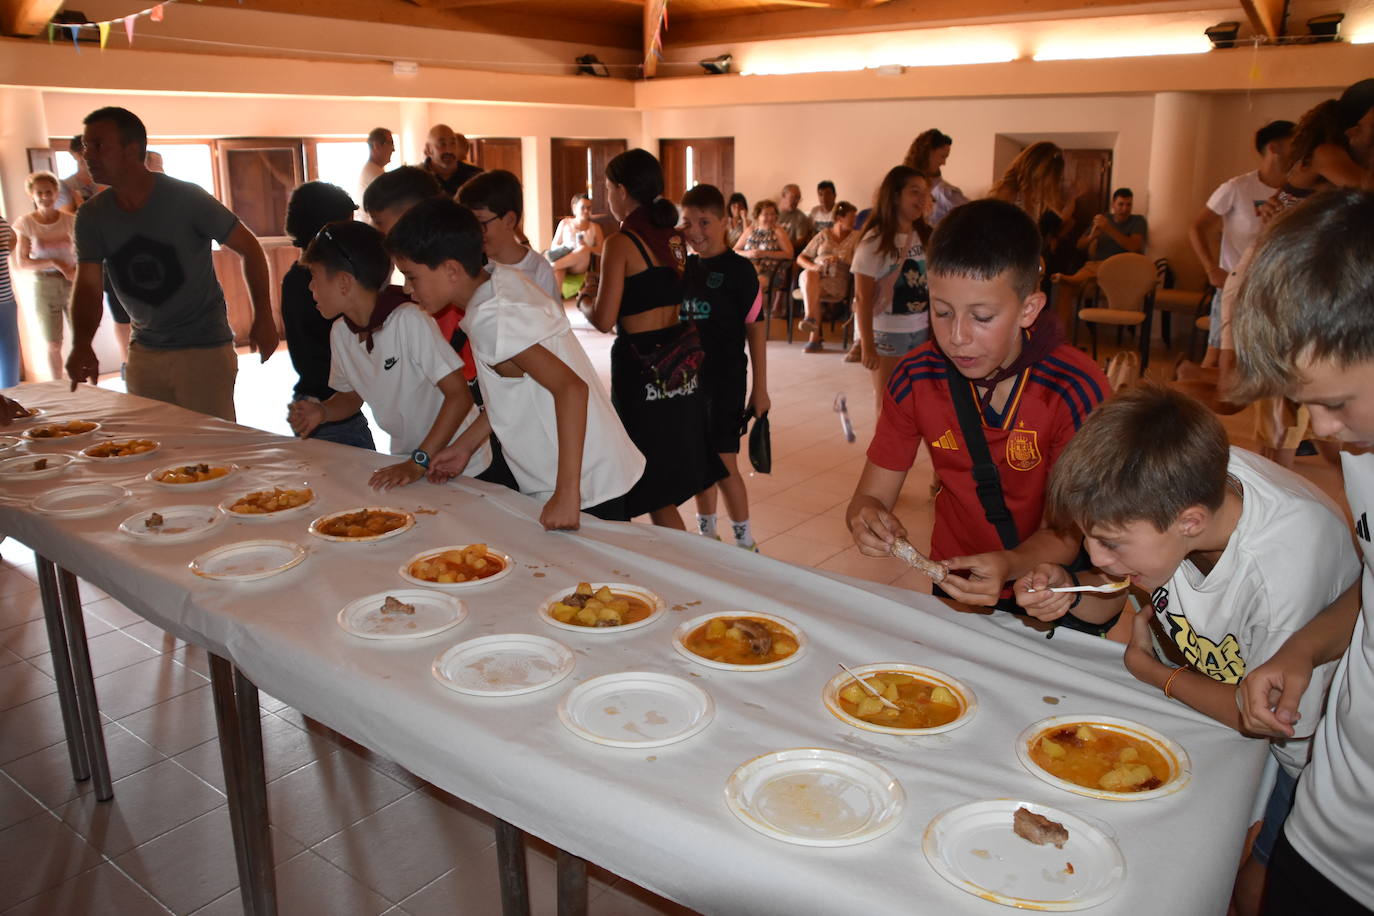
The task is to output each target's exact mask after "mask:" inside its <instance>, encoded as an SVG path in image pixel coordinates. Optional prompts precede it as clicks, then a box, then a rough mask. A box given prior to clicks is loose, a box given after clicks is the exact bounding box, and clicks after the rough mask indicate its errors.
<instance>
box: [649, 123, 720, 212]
mask: <svg viewBox="0 0 1374 916" xmlns="http://www.w3.org/2000/svg"><path fill="white" fill-rule="evenodd" d="M658 158H659V161H660V162H662V163H663V196H664V197H666V198H668V199H669V200H671V201H672V202H673V203H677V202H678V201H680V200H682V195H683V193H684V192H685V191H686V190H687V189H688V188H694V187H696V186H697V185H699V184H712V185H715V186H716V187H717V188H719V189H720V193H721V194H723V195H724V196H725V197H726V198H727V199H728V198H729V197H730V195H731V194H732V193H734V190H735V138H734V137H707V138H699V139H692V140H660V141H659V142H658Z"/></svg>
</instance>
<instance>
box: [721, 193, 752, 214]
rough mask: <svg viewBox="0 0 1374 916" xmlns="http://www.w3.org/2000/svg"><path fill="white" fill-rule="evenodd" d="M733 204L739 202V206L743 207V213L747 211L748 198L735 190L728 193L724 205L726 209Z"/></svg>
mask: <svg viewBox="0 0 1374 916" xmlns="http://www.w3.org/2000/svg"><path fill="white" fill-rule="evenodd" d="M735 204H739V205H740V206H741V207H743V208H744V212H745V213H748V212H749V198H747V197H745V196H744V195H743V194H741V193H740V192H739V191H736V192H735V193H733V194H731V195H730V199H729V200H727V201H726V202H725V207H726V209H727V210H728V209H729V208H730V207H733V206H734V205H735Z"/></svg>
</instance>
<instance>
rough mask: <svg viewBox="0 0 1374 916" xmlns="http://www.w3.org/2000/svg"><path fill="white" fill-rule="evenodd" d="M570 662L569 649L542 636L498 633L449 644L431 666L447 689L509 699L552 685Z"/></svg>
mask: <svg viewBox="0 0 1374 916" xmlns="http://www.w3.org/2000/svg"><path fill="white" fill-rule="evenodd" d="M574 664H575V662H574V660H573V654H572V650H571V649H569V648H568V647H567V646H565V645H563V644H562V643H560V642H555V641H553V640H552V639H549V638H548V637H546V636H533V635H531V634H527V633H500V634H497V635H495V636H479V637H478V638H476V639H469V640H468V641H467V642H460V643H459V644H458V645H456V646H452V647H450V648H449V649H448V650H446V651H445V652H444V653H443V654H442V655H440V656H439V657H438V658H436V659H435V660H434V666H433V669H432V670H433V671H434V676H435V678H437V679H438V681H439V683H441V684H443V685H444V686H445V687H447V688H449V689H450V690H456V691H458V692H459V693H467V694H472V695H473V696H483V697H513V696H516V695H517V694H522V693H533V692H534V691H536V690H543V689H544V688H545V687H552V686H553V685H554V684H557V683H558V682H559V681H561V680H563V678H565V677H567V676H568V675H569V674H571V673H572V670H573V665H574Z"/></svg>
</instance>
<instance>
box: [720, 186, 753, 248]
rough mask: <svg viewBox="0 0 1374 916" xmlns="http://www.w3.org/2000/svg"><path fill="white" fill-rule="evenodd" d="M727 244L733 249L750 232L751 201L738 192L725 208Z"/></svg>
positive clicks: (732, 195) (732, 196)
mask: <svg viewBox="0 0 1374 916" xmlns="http://www.w3.org/2000/svg"><path fill="white" fill-rule="evenodd" d="M725 210H726V213H725V244H727V245H729V246H730V247H731V248H734V247H735V243H736V242H738V241H739V240H740V237H741V236H743V235H745V234H746V233H747V232H748V231H749V199H748V198H746V197H745V196H744V195H743V194H741V193H740V192H738V191H736V192H735V193H733V194H731V195H730V200H729V202H728V203H727V204H726V207H725Z"/></svg>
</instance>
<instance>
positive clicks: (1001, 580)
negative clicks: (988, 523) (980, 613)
mask: <svg viewBox="0 0 1374 916" xmlns="http://www.w3.org/2000/svg"><path fill="white" fill-rule="evenodd" d="M944 562H945V565H946V566H948V567H949V568H950V569H951V570H954V569H962V570H964V571H965V572H966V573H967V575H963V576H959V575H955V574H954V573H953V572H951V573H950V574H949V575H948V576H945V581H943V582H941V583H940V587H941V588H942V589H944V590H945V591H946V592H948V593H949V596H950V597H951V598H953V599H954V600H955V601H962V602H964V603H965V604H973V605H977V606H979V607H992V606H993V605H994V604H996V603H997V599H998V598H999V597H1001V595H1002V586H1003V585H1005V584H1006V582H1007V579H1009V578H1010V577H1011V557H1010V556H1009V555H1008V554H1007V552H1006V551H1004V550H994V551H992V552H991V553H980V554H975V555H973V556H971V557H950V558H949V559H947V560H945V561H944Z"/></svg>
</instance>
